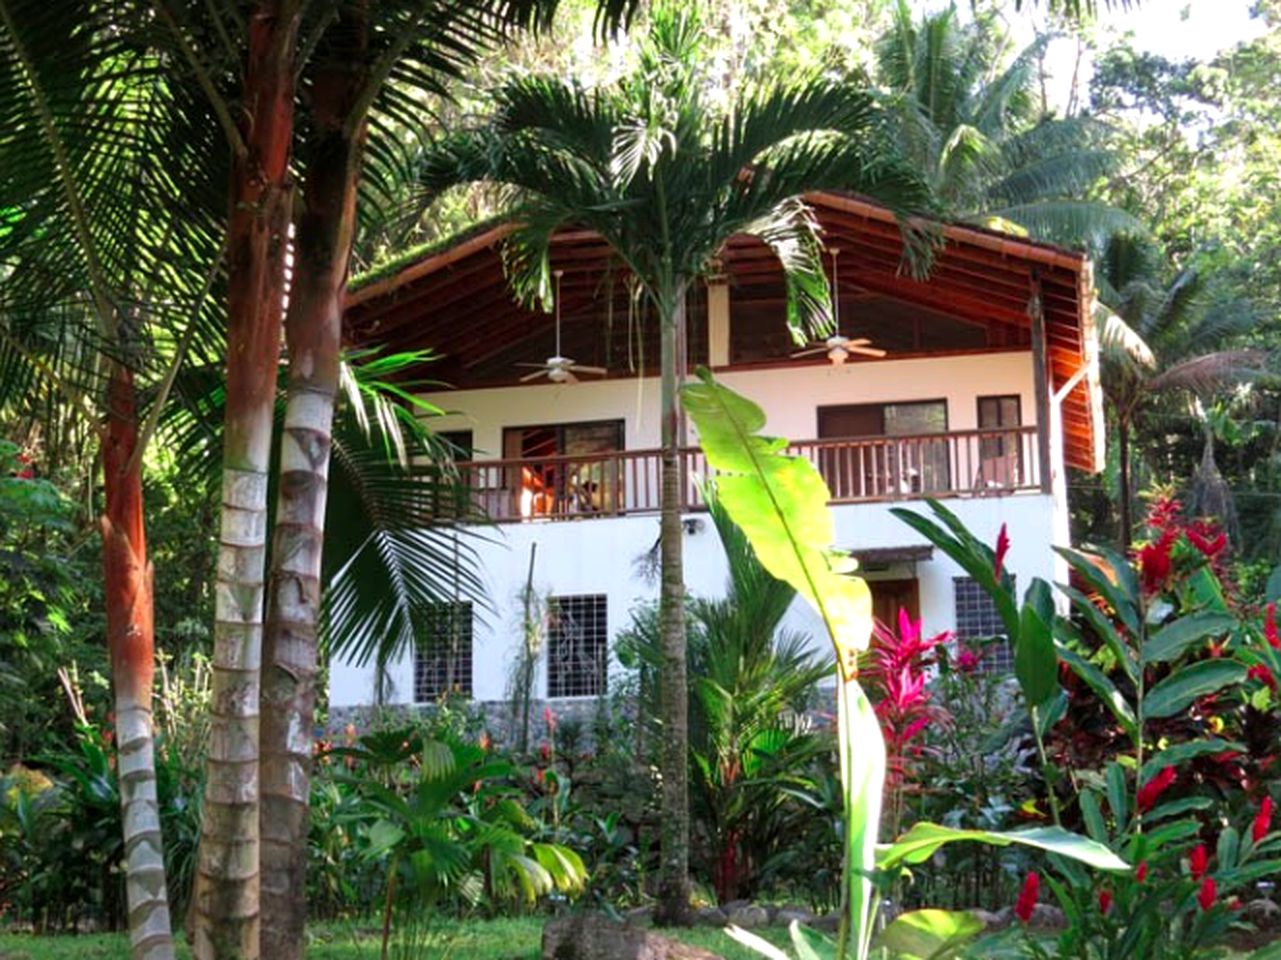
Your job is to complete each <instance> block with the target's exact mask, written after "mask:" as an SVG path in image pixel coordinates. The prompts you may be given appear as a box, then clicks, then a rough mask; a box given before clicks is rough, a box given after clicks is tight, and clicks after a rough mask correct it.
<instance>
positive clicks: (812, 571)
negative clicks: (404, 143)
mask: <svg viewBox="0 0 1281 960" xmlns="http://www.w3.org/2000/svg"><path fill="white" fill-rule="evenodd" d="M698 376H699V380H700V382H698V383H692V384H688V385H686V386H685V387H683V388H682V389H681V402H682V404H683V405H684V408H685V411H686V412H687V413H688V414H689V416H690V418H691V419H692V420H693V421H694V424H695V426H696V427H697V428H698V436H699V443H700V444H701V445H702V448H703V452H704V453H705V454H706V456H707V462H708V465H709V466H710V467H711V468H712V469H714V470H715V471H716V472H717V475H716V489H717V493H718V495H719V497H720V502H721V504H722V505H723V506H724V507H725V509H726V511H727V512H728V513H729V515H730V516H731V517H732V518H733V520H734V522H735V523H737V524H738V525H739V527H741V528H742V530H743V532H744V533H745V534H746V535H747V538H748V540H750V541H751V544H752V546H753V548H754V549H755V550H756V555H757V557H758V558H759V559H760V561H761V563H762V564H763V565H764V566H765V568H766V569H767V570H769V572H770V573H771V574H773V575H774V576H775V577H777V578H778V579H780V580H782V581H784V582H785V583H789V584H791V585H792V586H793V587H795V588H796V591H797V593H799V594H800V595H801V596H803V597H804V598H805V599H806V600H808V601H809V603H810V604H811V605H812V606H813V607H814V609H815V610H817V611H818V613H819V615H820V616H821V617H822V619H823V623H824V625H825V626H826V627H827V630H828V632H829V635H830V638H831V640H832V643H833V645H834V646H835V648H836V652H837V657H838V660H839V662H840V664H841V670H842V674H843V675H844V676H847V677H849V676H853V675H854V671H855V670H856V669H857V663H858V652H859V651H860V650H863V649H866V647H867V644H868V642H869V640H870V638H871V632H872V595H871V592H870V591H869V590H868V588H867V584H866V583H864V582H863V581H862V580H861V579H859V578H857V577H852V576H849V574H850V572H851V571H852V569H853V565H852V563H851V562H850V561H849V559H848V558H846V557H844V556H842V555H840V554H838V553H837V552H836V551H835V550H833V548H832V541H833V539H834V536H835V531H834V527H833V524H832V515H831V511H830V510H828V508H827V503H828V499H829V493H828V489H827V484H826V483H824V482H823V478H822V476H820V475H819V472H818V470H816V469H815V468H814V465H813V464H812V463H810V462H809V461H808V460H805V459H803V458H801V457H793V456H788V455H786V454H785V453H783V451H784V450H785V449H786V447H787V441H786V440H785V439H783V438H781V437H767V436H762V435H760V431H761V430H762V429H763V428H764V426H765V413H764V411H762V410H761V408H760V407H758V406H757V405H756V404H755V403H753V402H752V401H750V400H748V399H747V398H746V397H743V396H740V395H739V394H737V393H735V392H734V391H732V390H730V389H728V388H726V387H723V386H721V385H720V384H718V383H716V381H715V380H714V379H713V378H712V375H711V373H710V372H708V371H707V370H705V369H700V370H699V373H698Z"/></svg>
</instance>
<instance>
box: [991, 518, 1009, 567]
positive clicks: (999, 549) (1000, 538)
mask: <svg viewBox="0 0 1281 960" xmlns="http://www.w3.org/2000/svg"><path fill="white" fill-rule="evenodd" d="M1009 552H1010V534H1009V531H1008V530H1006V528H1005V524H1001V532H1000V533H998V534H997V535H996V557H995V559H994V561H993V563H992V572H993V573H994V574H996V579H997V580H998V581H999V580H1000V579H1001V570H1002V569H1003V568H1004V567H1005V555H1006V554H1007V553H1009Z"/></svg>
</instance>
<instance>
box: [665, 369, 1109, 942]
mask: <svg viewBox="0 0 1281 960" xmlns="http://www.w3.org/2000/svg"><path fill="white" fill-rule="evenodd" d="M699 380H700V381H701V382H699V383H695V384H689V385H687V386H685V387H683V388H682V400H683V405H684V408H685V410H686V412H688V413H689V415H690V416H691V418H692V419H693V420H694V423H695V425H696V426H697V428H698V433H699V442H700V445H701V447H702V449H703V453H704V454H705V456H706V457H707V463H708V466H709V468H710V469H712V470H715V471H716V484H717V492H718V496H719V497H720V500H721V503H722V504H723V506H724V507H725V510H726V512H727V513H728V514H729V516H730V517H731V518H732V519H733V520H734V522H735V523H736V524H738V525H739V526H740V527H741V528H742V530H743V533H744V535H745V536H746V538H747V540H748V541H749V542H750V543H751V545H752V547H753V549H754V550H755V552H756V555H757V557H758V559H759V560H760V562H761V565H762V566H763V567H764V568H765V569H766V570H768V571H769V572H770V573H771V574H772V575H774V576H775V577H777V578H779V579H780V580H783V581H785V582H787V583H789V584H791V585H792V586H793V587H794V588H795V589H796V591H797V593H798V594H800V595H801V596H803V597H804V598H805V599H806V600H807V601H808V602H809V603H810V604H812V605H813V606H814V608H815V609H816V610H817V612H818V613H819V616H820V617H821V618H822V620H823V625H824V627H825V628H826V630H827V632H828V637H829V639H830V640H831V642H832V646H833V648H834V652H835V654H836V667H837V676H836V680H837V684H836V701H837V709H838V714H837V737H838V743H839V748H838V749H839V757H840V765H841V783H842V789H843V794H844V795H843V801H844V803H843V817H842V820H843V823H842V828H843V829H842V844H843V861H842V862H843V870H842V882H841V903H842V906H843V909H842V916H841V926H840V932H839V936H838V940H837V943H836V946H835V954H836V956H837V957H844V956H845V955H846V951H847V949H848V948H851V947H852V949H853V952H854V955H855V956H856V957H857V958H858V960H865V958H867V957H870V956H871V951H872V948H873V935H874V932H875V930H874V921H875V918H876V915H877V909H878V907H879V902H878V900H877V898H876V889H877V887H880V888H881V889H885V888H887V886H890V885H892V884H894V883H896V882H897V881H898V880H899V879H900V878H901V877H902V876H903V875H904V873H905V872H907V871H908V870H910V869H911V867H912V866H913V865H915V864H919V863H922V862H924V861H926V860H928V859H930V858H931V857H933V856H934V855H935V854H937V853H938V851H939V850H940V849H942V848H943V847H945V846H946V845H948V844H950V843H954V842H956V841H961V840H970V841H977V842H981V843H990V844H994V845H997V846H1008V845H1010V844H1019V845H1022V846H1027V847H1031V848H1034V849H1040V850H1044V851H1047V852H1050V853H1055V854H1059V855H1061V856H1064V857H1069V858H1073V859H1077V860H1080V861H1082V862H1084V863H1087V864H1090V865H1091V866H1094V867H1096V868H1100V869H1103V870H1111V871H1115V870H1124V869H1126V864H1125V862H1124V861H1123V860H1121V859H1120V858H1119V857H1117V856H1116V855H1115V854H1114V853H1112V852H1111V851H1109V850H1108V849H1107V848H1106V847H1105V846H1103V845H1102V844H1100V843H1099V842H1097V841H1094V840H1090V839H1087V838H1085V837H1081V836H1077V835H1074V834H1071V833H1068V832H1067V831H1065V830H1063V829H1062V828H1061V827H1060V826H1058V825H1057V823H1056V825H1055V826H1054V827H1044V828H1036V829H1031V830H1024V831H1011V832H1009V833H1004V834H1002V833H993V832H990V831H981V830H955V829H952V828H948V827H944V826H941V825H938V824H931V823H918V824H916V825H915V826H913V827H912V829H911V830H910V831H908V833H906V834H905V835H904V836H902V837H900V838H897V839H895V840H894V842H892V843H891V844H889V845H888V846H886V847H882V848H879V849H878V846H877V835H878V832H879V829H880V819H881V803H882V791H883V790H884V788H885V777H886V757H885V741H884V737H883V735H882V733H881V730H880V726H879V722H878V719H877V717H876V714H875V711H874V708H873V707H872V705H871V702H870V701H869V700H868V698H867V695H866V694H865V692H864V691H863V688H862V686H861V685H860V684H859V680H858V677H859V657H860V655H861V653H862V651H863V650H865V649H866V648H867V646H868V642H869V640H870V634H871V630H872V616H871V606H872V604H871V595H870V593H869V592H868V589H867V585H866V584H865V583H864V582H863V581H862V580H861V579H859V578H857V577H854V576H852V575H851V569H852V567H851V561H850V560H849V559H848V558H847V557H844V556H843V555H841V554H838V553H837V552H835V551H834V550H833V548H832V540H833V536H834V532H835V531H834V526H833V523H832V517H831V513H830V511H829V510H828V508H827V504H828V501H829V500H830V493H829V491H828V490H827V486H826V484H825V483H824V482H823V479H822V477H821V475H820V474H819V473H818V471H817V469H816V468H815V467H814V465H813V464H812V463H810V462H809V461H808V460H805V459H803V458H800V457H796V456H789V455H787V454H785V453H784V452H783V451H784V450H785V449H786V447H787V441H786V440H785V439H783V438H780V437H766V436H761V435H760V431H761V429H762V428H763V427H764V426H765V414H764V412H763V411H762V410H761V408H760V407H758V406H756V405H755V404H754V403H752V402H751V401H749V400H747V399H746V398H744V397H741V396H739V395H738V394H736V393H734V392H733V391H732V390H728V389H726V388H725V387H722V386H720V385H719V384H717V383H716V381H715V380H714V379H713V377H712V375H711V373H710V372H709V371H708V370H706V369H700V370H699ZM952 520H955V518H952ZM949 526H950V527H951V531H952V536H953V537H955V538H956V539H957V541H958V542H959V543H961V544H963V545H966V546H972V548H973V550H972V552H973V553H974V555H976V556H978V557H982V558H983V559H984V560H986V561H987V566H986V567H985V568H982V569H978V565H976V572H977V573H978V575H979V577H980V578H981V579H982V580H983V581H984V582H985V583H990V584H993V585H997V586H1000V587H1006V585H1007V584H1008V583H1009V575H1008V573H1005V572H1004V571H1003V570H1002V560H1003V557H1004V552H1005V550H1006V549H1008V541H1005V538H1004V536H1003V537H1002V540H1003V541H1005V542H1003V543H998V546H997V550H996V551H995V552H993V551H991V550H990V549H989V548H988V547H986V546H985V545H982V544H979V543H978V542H977V541H975V540H974V538H973V537H972V536H971V535H970V534H969V533H968V531H966V530H964V527H963V526H960V525H959V523H949ZM1003 533H1004V531H1003ZM1047 590H1048V588H1044V585H1040V586H1038V584H1036V583H1034V584H1033V587H1032V589H1031V590H1029V594H1028V603H1027V605H1026V607H1025V608H1024V611H1023V615H1022V616H1021V617H1017V616H1016V615H1015V614H1014V612H1013V611H1012V610H1010V609H1006V608H1010V607H1012V606H1013V600H1012V598H1011V597H1009V596H1006V598H1005V604H1004V608H1002V605H1001V604H1000V603H998V608H1002V614H1003V616H1006V618H1007V623H1013V625H1014V626H1015V628H1016V629H1014V630H1012V631H1011V633H1012V634H1015V636H1014V637H1012V639H1013V640H1014V643H1015V651H1016V653H1015V659H1016V664H1020V666H1019V669H1018V671H1017V672H1018V676H1019V681H1020V684H1021V685H1022V686H1023V688H1024V692H1025V694H1026V695H1027V698H1028V702H1029V703H1030V704H1035V705H1036V706H1033V707H1032V708H1031V717H1032V723H1033V728H1034V730H1036V731H1037V742H1038V745H1039V744H1040V743H1041V732H1040V729H1039V727H1038V719H1039V718H1038V707H1040V706H1042V705H1043V704H1044V703H1045V701H1047V699H1048V698H1049V697H1050V695H1051V692H1052V691H1051V689H1049V688H1050V687H1051V686H1052V685H1053V680H1052V677H1051V681H1050V683H1046V682H1045V680H1044V678H1042V677H1038V676H1035V675H1033V672H1032V671H1031V670H1030V667H1031V666H1032V665H1033V664H1034V663H1036V664H1038V665H1039V661H1041V659H1042V658H1043V657H1044V649H1045V645H1046V641H1047V635H1048V623H1049V618H1050V617H1051V616H1052V605H1049V604H1047V603H1046V596H1045V594H1046V593H1047ZM1020 628H1021V629H1020ZM1020 649H1022V651H1023V653H1022V654H1020V652H1019V651H1020ZM1053 656H1054V653H1053V646H1052V645H1051V646H1050V665H1051V667H1053V663H1054V660H1053ZM1051 674H1053V670H1051ZM1043 754H1044V751H1043V750H1042V755H1043ZM1057 819H1058V818H1057V816H1056V821H1057ZM898 919H899V921H904V919H905V918H902V917H900V918H898ZM896 922H898V921H896ZM908 923H909V925H910V921H908ZM797 952H798V954H800V955H801V956H803V957H804V956H812V955H814V953H815V951H814V950H813V948H812V947H810V946H808V945H807V944H806V942H804V941H802V940H798V941H797ZM929 952H930V953H935V952H937V951H936V950H934V949H931V950H930V951H929Z"/></svg>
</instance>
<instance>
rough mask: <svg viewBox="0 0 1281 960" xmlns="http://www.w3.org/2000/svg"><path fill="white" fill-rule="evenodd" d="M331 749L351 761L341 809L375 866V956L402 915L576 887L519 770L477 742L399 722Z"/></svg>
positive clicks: (565, 851) (581, 877) (578, 869)
mask: <svg viewBox="0 0 1281 960" xmlns="http://www.w3.org/2000/svg"><path fill="white" fill-rule="evenodd" d="M334 753H335V754H336V755H338V756H342V757H343V758H344V759H346V758H350V759H351V760H353V761H354V762H355V771H354V773H353V774H352V775H351V776H349V777H345V780H346V783H347V784H348V786H350V787H351V789H352V791H353V793H354V794H355V795H356V796H358V797H359V800H360V802H359V803H358V804H357V805H356V806H355V808H354V809H353V811H352V813H351V815H350V817H351V820H352V821H353V823H354V824H355V827H356V836H357V838H358V851H359V852H358V856H359V857H360V858H361V859H363V860H364V861H366V862H367V863H370V864H375V865H376V867H377V870H378V872H379V874H380V875H381V880H382V882H381V890H380V899H381V901H382V914H383V950H384V955H385V953H386V950H387V947H388V944H389V942H390V938H391V934H392V928H393V923H394V921H395V920H396V919H398V918H401V917H405V916H409V915H411V914H416V913H420V912H421V911H423V910H429V909H431V908H435V907H437V906H441V905H445V906H448V905H453V906H456V907H467V908H477V907H495V906H498V905H500V904H512V903H526V904H533V903H535V902H536V901H537V900H538V899H539V898H540V897H543V896H546V895H548V894H551V893H554V892H559V893H562V894H572V893H578V892H580V891H581V890H582V888H583V883H584V881H585V879H586V876H587V871H586V868H585V867H584V865H583V862H582V860H581V858H580V857H579V856H578V854H577V853H575V852H574V851H573V850H570V849H569V848H568V847H565V846H563V845H562V844H558V843H553V842H546V841H541V840H539V839H537V838H536V834H537V830H538V824H537V822H536V821H535V820H534V819H533V818H532V817H531V816H530V814H529V813H528V812H527V811H526V810H525V807H524V803H523V802H522V801H523V799H524V797H523V794H522V792H521V789H520V787H519V786H518V784H517V780H518V777H519V770H518V769H517V767H516V766H515V765H514V764H513V763H511V762H510V761H509V760H507V759H505V758H504V757H502V756H501V755H499V754H497V753H494V752H491V751H490V750H488V749H487V748H486V747H485V746H484V745H479V744H475V743H464V742H462V741H460V740H457V739H443V740H432V739H427V738H425V737H424V736H423V735H422V734H421V733H420V732H419V731H418V730H417V729H415V728H414V727H406V728H403V729H401V730H394V729H392V730H384V731H380V732H378V733H374V734H369V735H366V736H364V737H361V738H360V739H359V740H358V742H357V745H356V746H354V747H350V748H339V749H338V750H335V751H334Z"/></svg>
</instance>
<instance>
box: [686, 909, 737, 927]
mask: <svg viewBox="0 0 1281 960" xmlns="http://www.w3.org/2000/svg"><path fill="white" fill-rule="evenodd" d="M694 922H695V923H696V924H698V925H699V926H700V927H723V926H725V924H727V923H729V917H728V916H727V915H726V913H725V911H724V910H722V909H721V908H720V907H699V908H698V909H697V910H695V911H694Z"/></svg>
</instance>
